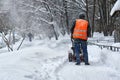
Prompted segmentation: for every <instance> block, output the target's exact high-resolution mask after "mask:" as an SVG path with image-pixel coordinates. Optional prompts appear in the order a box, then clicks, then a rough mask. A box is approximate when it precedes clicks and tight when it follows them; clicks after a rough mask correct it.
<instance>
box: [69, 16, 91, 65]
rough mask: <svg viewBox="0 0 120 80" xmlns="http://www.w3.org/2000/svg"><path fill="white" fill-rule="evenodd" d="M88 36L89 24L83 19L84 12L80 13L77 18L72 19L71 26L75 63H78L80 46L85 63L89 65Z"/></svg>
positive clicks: (79, 61)
mask: <svg viewBox="0 0 120 80" xmlns="http://www.w3.org/2000/svg"><path fill="white" fill-rule="evenodd" d="M89 36H90V26H89V23H88V21H87V20H85V14H80V15H79V19H76V21H74V23H73V25H72V28H71V38H72V39H73V40H74V46H75V48H74V49H75V55H76V65H80V63H81V60H80V48H81V49H82V51H83V57H84V62H85V65H90V64H89V61H88V51H87V39H88V37H89Z"/></svg>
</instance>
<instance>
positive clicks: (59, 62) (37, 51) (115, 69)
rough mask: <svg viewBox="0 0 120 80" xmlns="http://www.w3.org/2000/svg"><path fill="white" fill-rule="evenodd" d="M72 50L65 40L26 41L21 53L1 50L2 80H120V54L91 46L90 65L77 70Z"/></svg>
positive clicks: (68, 41)
mask: <svg viewBox="0 0 120 80" xmlns="http://www.w3.org/2000/svg"><path fill="white" fill-rule="evenodd" d="M96 35H98V34H97V33H96ZM100 37H103V36H99V38H97V37H96V36H94V38H91V39H89V40H90V41H92V40H95V39H100ZM107 38H108V39H109V40H110V39H112V38H111V37H107ZM104 39H106V38H105V37H104ZM112 45H113V43H112ZM114 45H115V44H114ZM70 46H71V41H70V38H69V36H65V37H61V38H60V39H59V40H58V41H55V40H51V41H49V40H47V39H45V40H37V39H36V40H33V41H32V42H28V40H25V41H24V43H23V45H22V47H21V48H20V50H19V51H16V50H14V51H13V52H7V49H6V48H3V49H0V53H1V54H0V80H120V62H119V59H120V52H112V51H109V50H107V49H102V50H101V49H100V48H99V47H97V46H95V45H88V52H89V61H90V65H89V66H85V65H84V63H81V65H79V66H76V65H75V62H68V58H67V57H68V51H69V48H70ZM15 47H16V46H14V48H15Z"/></svg>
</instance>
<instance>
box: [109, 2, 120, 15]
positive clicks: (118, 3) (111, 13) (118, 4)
mask: <svg viewBox="0 0 120 80" xmlns="http://www.w3.org/2000/svg"><path fill="white" fill-rule="evenodd" d="M118 10H120V0H117V2H116V3H115V5H114V7H113V8H112V10H111V12H110V15H111V16H112V15H113V14H114V12H115V11H118Z"/></svg>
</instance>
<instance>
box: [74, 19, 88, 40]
mask: <svg viewBox="0 0 120 80" xmlns="http://www.w3.org/2000/svg"><path fill="white" fill-rule="evenodd" d="M87 28H88V21H87V20H83V19H77V20H76V23H75V28H74V31H73V38H74V39H83V40H87Z"/></svg>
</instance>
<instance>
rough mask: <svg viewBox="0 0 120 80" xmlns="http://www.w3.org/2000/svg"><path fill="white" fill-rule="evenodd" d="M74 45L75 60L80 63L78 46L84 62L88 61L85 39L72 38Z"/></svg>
mask: <svg viewBox="0 0 120 80" xmlns="http://www.w3.org/2000/svg"><path fill="white" fill-rule="evenodd" d="M74 45H75V54H76V61H77V63H80V62H81V61H80V48H81V49H82V51H83V57H84V61H85V63H88V52H87V41H84V40H74Z"/></svg>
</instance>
